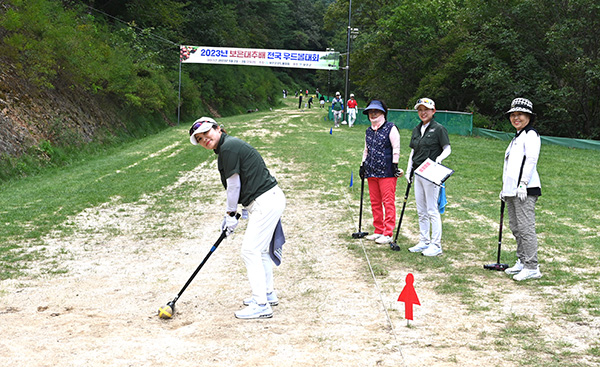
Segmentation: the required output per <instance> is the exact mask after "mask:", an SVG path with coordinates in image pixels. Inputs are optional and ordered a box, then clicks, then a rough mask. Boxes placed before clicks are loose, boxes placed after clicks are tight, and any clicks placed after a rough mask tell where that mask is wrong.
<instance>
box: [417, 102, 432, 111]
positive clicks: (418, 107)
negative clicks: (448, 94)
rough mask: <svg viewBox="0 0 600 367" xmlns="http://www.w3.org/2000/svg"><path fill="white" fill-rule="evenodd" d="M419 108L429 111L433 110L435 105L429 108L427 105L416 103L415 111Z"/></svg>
mask: <svg viewBox="0 0 600 367" xmlns="http://www.w3.org/2000/svg"><path fill="white" fill-rule="evenodd" d="M419 106H423V107H425V108H427V109H430V110H435V105H433V107H432V106H430V105H427V104H425V103H417V104H416V105H415V110H416V109H417V108H419Z"/></svg>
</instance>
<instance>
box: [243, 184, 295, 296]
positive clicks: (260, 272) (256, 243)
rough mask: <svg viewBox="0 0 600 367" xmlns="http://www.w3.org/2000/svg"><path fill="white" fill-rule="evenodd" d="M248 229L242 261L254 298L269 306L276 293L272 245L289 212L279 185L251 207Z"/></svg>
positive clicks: (249, 208) (260, 197) (245, 235)
mask: <svg viewBox="0 0 600 367" xmlns="http://www.w3.org/2000/svg"><path fill="white" fill-rule="evenodd" d="M247 209H248V226H247V227H246V233H245V234H244V241H243V242H242V259H244V263H245V264H246V270H247V272H248V280H249V281H250V288H252V296H253V297H254V299H255V300H256V302H257V303H259V304H263V303H267V293H270V292H272V291H273V260H271V256H270V255H269V245H270V244H271V239H272V238H273V233H274V232H275V227H276V226H277V222H278V221H279V219H280V218H281V215H282V214H283V210H284V209H285V195H284V194H283V191H281V189H280V188H279V186H275V187H274V188H272V189H271V190H269V191H267V192H265V193H264V194H262V195H261V196H259V197H258V198H256V200H254V201H253V202H252V203H251V204H250V205H249V206H248V207H247Z"/></svg>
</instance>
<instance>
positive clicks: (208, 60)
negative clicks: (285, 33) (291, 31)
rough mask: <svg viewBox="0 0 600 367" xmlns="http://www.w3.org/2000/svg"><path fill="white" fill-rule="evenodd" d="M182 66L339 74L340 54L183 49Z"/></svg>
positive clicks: (213, 48)
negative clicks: (334, 72) (335, 72)
mask: <svg viewBox="0 0 600 367" xmlns="http://www.w3.org/2000/svg"><path fill="white" fill-rule="evenodd" d="M180 60H181V62H182V63H199V64H221V65H246V66H271V67H282V68H301V69H325V70H338V69H339V66H340V65H339V64H340V54H339V52H324V51H299V50H270V49H255V48H230V47H209V46H180Z"/></svg>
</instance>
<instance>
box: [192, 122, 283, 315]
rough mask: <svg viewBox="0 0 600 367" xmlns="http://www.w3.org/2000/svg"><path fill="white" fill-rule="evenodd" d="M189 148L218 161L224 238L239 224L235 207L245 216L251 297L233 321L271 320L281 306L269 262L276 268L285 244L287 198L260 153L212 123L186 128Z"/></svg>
mask: <svg viewBox="0 0 600 367" xmlns="http://www.w3.org/2000/svg"><path fill="white" fill-rule="evenodd" d="M190 142H191V143H192V144H193V145H200V146H202V147H204V148H206V149H211V150H213V151H214V152H215V154H217V156H218V157H217V168H218V170H219V174H220V176H221V183H222V184H223V187H225V190H227V203H226V209H225V216H224V219H223V223H222V224H221V229H222V230H223V231H226V234H227V235H230V234H232V233H233V231H234V230H235V228H236V226H237V224H238V220H237V218H236V214H237V213H236V212H237V209H238V205H239V204H241V205H242V206H243V207H244V208H245V209H247V211H248V225H247V227H246V233H245V235H244V239H243V241H242V248H241V255H242V258H243V260H244V263H245V265H246V270H247V273H248V280H249V282H250V287H251V289H252V297H250V298H248V299H245V300H244V301H243V304H244V305H245V306H246V307H245V308H243V309H241V310H240V311H237V312H235V317H237V318H239V319H258V318H269V317H272V316H273V309H272V308H271V306H275V305H277V304H278V302H279V301H278V299H277V295H276V293H275V291H274V286H273V262H275V263H276V264H277V265H278V264H279V261H280V260H281V259H280V255H281V252H280V249H281V248H280V246H281V245H283V242H285V238H284V236H283V230H282V228H281V216H282V214H283V210H284V209H285V201H286V200H285V195H284V194H283V191H281V189H280V188H279V186H278V185H277V180H276V179H275V178H274V177H273V176H271V174H270V173H269V170H268V169H267V166H266V165H265V162H264V161H263V159H262V157H261V155H260V154H259V153H258V151H256V149H254V148H253V147H252V146H251V145H250V144H248V143H246V142H245V141H242V140H240V139H238V138H234V137H232V136H230V135H228V134H227V133H226V132H225V130H224V129H223V128H222V127H221V126H219V125H218V124H217V122H216V121H215V120H214V119H212V118H210V117H201V118H200V119H198V120H196V121H195V122H194V123H193V124H192V127H191V128H190ZM273 245H275V248H274V246H273ZM277 246H279V247H278V248H277Z"/></svg>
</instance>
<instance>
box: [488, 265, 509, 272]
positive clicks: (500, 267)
mask: <svg viewBox="0 0 600 367" xmlns="http://www.w3.org/2000/svg"><path fill="white" fill-rule="evenodd" d="M483 268H484V269H487V270H496V271H504V270H506V269H508V264H487V265H484V266H483Z"/></svg>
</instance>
